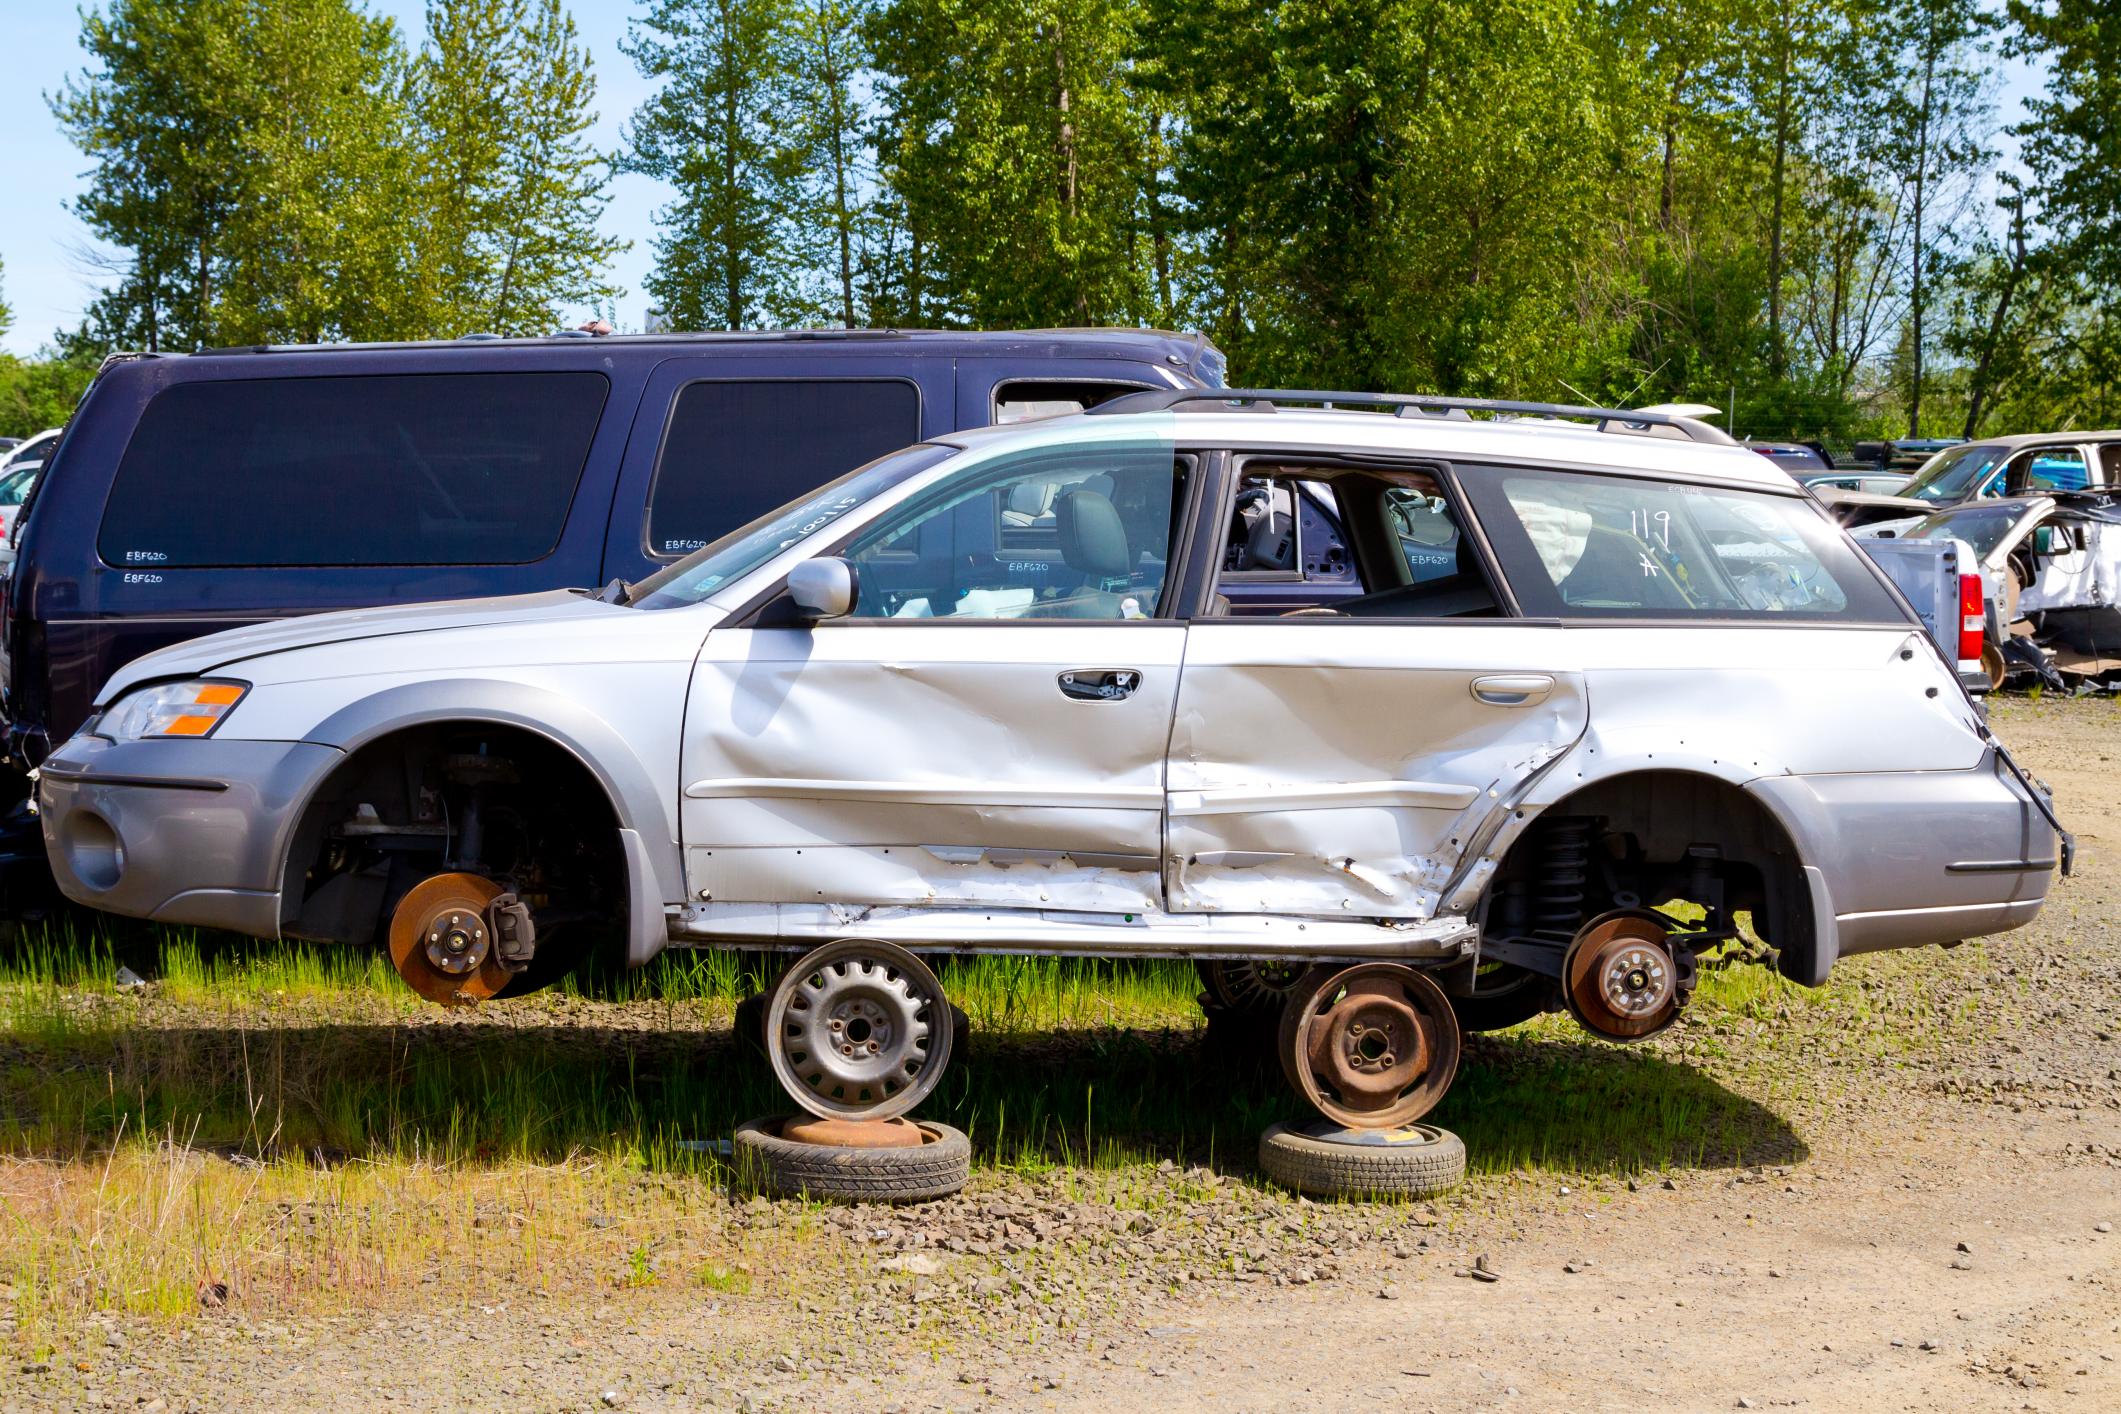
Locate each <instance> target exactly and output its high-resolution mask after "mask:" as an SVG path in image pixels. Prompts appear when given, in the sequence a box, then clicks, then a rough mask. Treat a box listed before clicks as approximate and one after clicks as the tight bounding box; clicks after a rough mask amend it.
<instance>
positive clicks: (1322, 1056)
mask: <svg viewBox="0 0 2121 1414" xmlns="http://www.w3.org/2000/svg"><path fill="white" fill-rule="evenodd" d="M1279 1049H1280V1051H1281V1061H1282V1070H1283V1073H1284V1074H1286V1075H1287V1076H1288V1077H1289V1081H1290V1083H1291V1084H1292V1085H1294V1086H1295V1087H1296V1091H1297V1093H1298V1094H1300V1095H1302V1096H1303V1097H1304V1098H1305V1099H1306V1100H1308V1101H1310V1102H1311V1104H1312V1105H1314V1106H1316V1107H1317V1109H1318V1111H1319V1113H1321V1114H1323V1115H1325V1116H1326V1117H1327V1118H1328V1119H1331V1120H1334V1121H1335V1122H1337V1123H1339V1124H1343V1125H1346V1126H1347V1127H1348V1128H1350V1129H1397V1128H1400V1127H1401V1126H1403V1125H1407V1124H1411V1123H1413V1122H1414V1121H1415V1120H1417V1119H1419V1118H1421V1117H1422V1116H1423V1115H1425V1114H1427V1113H1428V1112H1429V1111H1430V1110H1432V1109H1434V1108H1435V1107H1436V1105H1437V1102H1438V1101H1440V1100H1442V1099H1443V1097H1444V1092H1445V1091H1447V1090H1449V1089H1450V1088H1451V1082H1452V1080H1454V1079H1455V1078H1456V1077H1457V1075H1458V1051H1459V1030H1458V1018H1457V1016H1456V1015H1455V1014H1454V1013H1453V1012H1452V1010H1451V1002H1450V999H1449V998H1448V997H1446V996H1445V995H1444V994H1443V989H1442V988H1440V987H1438V986H1437V985H1436V984H1435V983H1434V982H1433V981H1431V980H1429V978H1428V977H1426V976H1424V975H1423V974H1422V973H1420V972H1418V971H1416V970H1415V969H1414V968H1411V967H1408V966H1405V965H1404V964H1402V963H1396V962H1365V963H1360V964H1358V965H1356V966H1354V967H1349V968H1345V969H1342V970H1340V971H1334V970H1333V969H1331V968H1325V967H1319V968H1314V969H1312V971H1311V972H1310V973H1308V974H1307V975H1306V976H1305V978H1304V980H1303V981H1302V982H1301V983H1299V984H1298V985H1297V987H1296V988H1295V990H1294V992H1293V993H1292V995H1291V996H1290V998H1289V1004H1288V1009H1287V1010H1286V1011H1284V1012H1283V1013H1282V1024H1281V1045H1280V1048H1279Z"/></svg>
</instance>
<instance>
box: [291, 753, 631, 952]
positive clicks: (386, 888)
mask: <svg viewBox="0 0 2121 1414" xmlns="http://www.w3.org/2000/svg"><path fill="white" fill-rule="evenodd" d="M619 824H620V819H619V815H618V812H617V810H616V809H615V807H614V805H613V803H612V800H611V797H610V795H609V793H608V792H607V791H606V789H605V787H604V784H603V782H602V781H601V780H599V779H598V777H597V776H596V774H595V772H593V771H592V770H590V768H589V767H588V766H587V765H585V764H584V763H583V762H582V761H581V759H580V758H579V757H577V756H576V755H575V754H574V753H573V752H572V751H570V750H569V749H568V748H567V747H565V746H564V745H562V744H561V743H559V742H556V741H553V740H551V739H550V738H547V737H545V736H542V735H540V734H538V733H536V732H534V731H529V730H526V729H525V728H522V727H518V726H512V725H506V724H497V723H489V722H477V721H455V722H429V723H422V724H420V725H418V726H412V727H406V728H403V729H400V730H397V731H393V732H389V733H386V734H384V735H382V736H379V737H377V738H375V739H374V740H372V741H369V742H367V743H365V744H363V745H361V746H360V747H358V748H356V749H355V750H353V751H352V752H350V753H349V754H348V756H347V758H346V760H345V761H343V762H342V763H340V765H339V766H338V767H337V768H336V769H335V770H333V772H332V773H331V775H330V776H328V777H327V778H326V779H325V781H324V782H323V784H322V785H321V786H319V787H318V788H317V790H316V791H315V792H314V793H313V794H312V795H311V797H310V798H309V800H308V801H307V802H306V803H305V804H304V806H303V808H302V813H301V815H300V817H299V819H298V821H297V823H296V826H295V829H294V831H293V834H292V836H291V842H290V844H289V848H288V854H287V859H286V863H285V868H284V871H283V874H282V890H281V930H282V932H283V933H285V934H286V935H288V936H290V937H299V938H309V939H315V940H318V941H329V942H370V941H374V940H376V939H379V938H380V937H382V935H383V932H384V930H385V927H386V925H387V923H388V920H389V917H390V910H391V908H392V907H393V906H395V904H396V902H397V900H398V899H399V898H400V897H402V896H403V895H404V893H405V892H406V891H407V890H408V889H410V888H411V887H412V886H413V885H414V884H415V883H418V882H419V881H420V880H421V879H423V878H426V877H428V876H430V875H433V874H436V873H441V872H445V871H461V872H465V873H472V874H478V875H482V876H484V877H487V878H490V879H493V880H495V881H496V882H498V883H500V884H502V885H503V886H504V887H505V888H507V889H508V890H510V891H511V892H515V893H517V894H519V895H521V896H522V897H523V899H524V900H525V902H527V903H530V904H531V905H532V908H533V913H534V915H535V916H536V917H537V919H538V929H539V933H540V936H541V938H542V937H546V936H550V935H552V934H554V933H555V931H564V933H565V934H566V938H565V939H564V941H565V942H566V944H567V948H568V950H579V948H580V947H581V946H583V945H586V943H587V942H588V941H589V939H590V937H591V935H594V934H599V933H602V932H604V931H605V930H606V929H608V928H610V927H611V926H613V925H617V924H622V923H623V921H624V918H625V911H626V897H627V891H626V863H625V858H624V855H623V854H622V852H621V850H620V845H619V830H618V827H619ZM543 951H544V944H543V943H542V942H541V943H540V952H541V953H542V952H543Z"/></svg>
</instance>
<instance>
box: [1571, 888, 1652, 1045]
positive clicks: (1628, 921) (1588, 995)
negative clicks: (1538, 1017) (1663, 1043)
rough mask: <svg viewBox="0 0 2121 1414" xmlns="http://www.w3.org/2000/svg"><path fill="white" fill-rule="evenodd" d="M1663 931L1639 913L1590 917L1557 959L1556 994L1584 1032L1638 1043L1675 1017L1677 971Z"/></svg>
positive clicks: (1608, 1038)
mask: <svg viewBox="0 0 2121 1414" xmlns="http://www.w3.org/2000/svg"><path fill="white" fill-rule="evenodd" d="M1667 937H1668V933H1667V930H1666V929H1664V928H1662V927H1660V926H1659V925H1658V924H1656V923H1654V922H1652V921H1651V920H1650V919H1649V918H1647V917H1644V916H1643V915H1641V914H1639V913H1609V914H1605V915H1603V916H1602V917H1598V918H1594V919H1592V920H1591V921H1590V922H1589V923H1587V924H1585V925H1584V927H1583V930H1582V931H1581V932H1579V933H1578V934H1577V935H1576V938H1575V940H1574V941H1573V942H1571V943H1570V944H1569V948H1568V951H1567V952H1566V953H1564V954H1563V955H1562V960H1561V992H1562V998H1563V1000H1564V1001H1566V1002H1567V1003H1568V1007H1569V1015H1571V1016H1573V1017H1575V1018H1576V1020H1577V1022H1578V1024H1580V1025H1581V1026H1582V1027H1583V1028H1584V1030H1586V1031H1589V1032H1590V1033H1591V1034H1592V1035H1594V1036H1603V1037H1605V1038H1606V1039H1607V1040H1611V1041H1640V1040H1642V1039H1643V1038H1644V1037H1647V1036H1654V1035H1655V1034H1656V1033H1658V1032H1659V1031H1662V1030H1664V1028H1665V1027H1667V1026H1670V1025H1671V1024H1672V1021H1673V1019H1674V1018H1675V1017H1677V1016H1678V1015H1679V1004H1680V1000H1681V998H1680V982H1681V978H1680V968H1679V964H1678V962H1677V961H1676V960H1675V959H1674V957H1673V955H1672V949H1671V946H1670V944H1669V943H1668V942H1667V941H1666V939H1667Z"/></svg>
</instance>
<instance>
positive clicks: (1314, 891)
mask: <svg viewBox="0 0 2121 1414" xmlns="http://www.w3.org/2000/svg"><path fill="white" fill-rule="evenodd" d="M1576 638H1577V640H1578V641H1580V638H1581V635H1577V636H1576ZM1571 647H1572V644H1571V635H1570V634H1569V633H1568V632H1567V631H1565V630H1563V629H1560V628H1557V627H1548V626H1545V625H1538V624H1527V623H1522V622H1518V623H1508V622H1500V621H1498V622H1491V623H1490V622H1484V623H1469V622H1464V621H1460V622H1456V623H1365V622H1361V621H1359V620H1355V621H1351V620H1345V619H1324V618H1320V619H1304V618H1296V619H1269V620H1212V619H1211V620H1196V621H1195V622H1194V624H1193V626H1192V629H1191V631H1190V633H1189V636H1188V639H1187V644H1186V663H1185V670H1184V672H1183V673H1182V674H1181V676H1180V680H1179V692H1178V707H1177V713H1176V716H1175V719H1174V723H1173V726H1172V732H1171V759H1170V766H1169V769H1168V772H1167V787H1168V795H1167V803H1168V804H1167V809H1168V820H1167V825H1166V841H1165V889H1166V896H1167V900H1168V903H1169V906H1170V908H1171V909H1172V910H1173V911H1174V912H1228V913H1282V914H1291V913H1294V914H1313V915H1317V914H1326V915H1333V916H1341V917H1357V918H1427V917H1429V916H1431V915H1432V914H1433V913H1434V912H1435V910H1436V900H1437V893H1438V890H1439V889H1440V888H1441V887H1442V886H1443V884H1444V883H1445V881H1446V880H1447V879H1448V878H1449V877H1450V875H1451V873H1452V872H1453V870H1454V869H1455V868H1456V866H1457V864H1458V862H1459V859H1460V857H1461V856H1462V854H1463V852H1464V849H1465V846H1466V844H1467V842H1468V841H1469V840H1471V839H1473V838H1475V837H1476V836H1477V835H1479V834H1481V833H1484V832H1483V831H1482V830H1481V826H1482V824H1483V823H1484V822H1485V820H1486V818H1487V816H1489V815H1490V814H1491V813H1493V812H1496V811H1499V810H1501V809H1503V808H1504V802H1506V801H1507V800H1508V798H1509V796H1510V794H1511V792H1512V791H1513V790H1514V789H1515V788H1516V787H1517V786H1518V785H1519V784H1521V783H1522V782H1524V781H1525V780H1526V779H1527V778H1528V777H1529V776H1531V775H1532V774H1533V773H1535V772H1537V771H1538V770H1540V769H1541V768H1542V767H1544V766H1545V765H1547V764H1548V763H1550V762H1552V761H1553V760H1554V759H1555V758H1556V757H1557V756H1559V755H1560V754H1561V752H1563V751H1564V750H1566V749H1567V748H1568V747H1569V746H1570V745H1571V744H1573V743H1574V742H1575V741H1576V739H1577V738H1578V737H1580V736H1582V735H1583V731H1584V727H1585V720H1586V719H1585V698H1584V687H1583V674H1582V672H1581V671H1580V670H1579V669H1578V668H1577V667H1576V666H1575V665H1574V664H1572V663H1571V661H1570V653H1571Z"/></svg>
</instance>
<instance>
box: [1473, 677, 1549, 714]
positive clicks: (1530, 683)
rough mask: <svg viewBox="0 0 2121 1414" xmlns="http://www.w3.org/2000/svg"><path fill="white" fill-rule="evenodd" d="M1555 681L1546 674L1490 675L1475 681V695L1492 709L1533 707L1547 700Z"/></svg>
mask: <svg viewBox="0 0 2121 1414" xmlns="http://www.w3.org/2000/svg"><path fill="white" fill-rule="evenodd" d="M1553 690H1554V679H1552V678H1550V677H1548V676H1547V675H1546V674H1545V673H1490V674H1489V675H1488V676H1486V677H1482V678H1475V679H1473V695H1474V696H1475V697H1477V698H1479V699H1480V700H1481V701H1482V702H1485V703H1487V704H1488V705H1489V706H1490V707H1531V706H1534V705H1536V704H1538V703H1541V702H1544V701H1546V700H1547V694H1548V693H1550V692H1552V691H1553Z"/></svg>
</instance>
